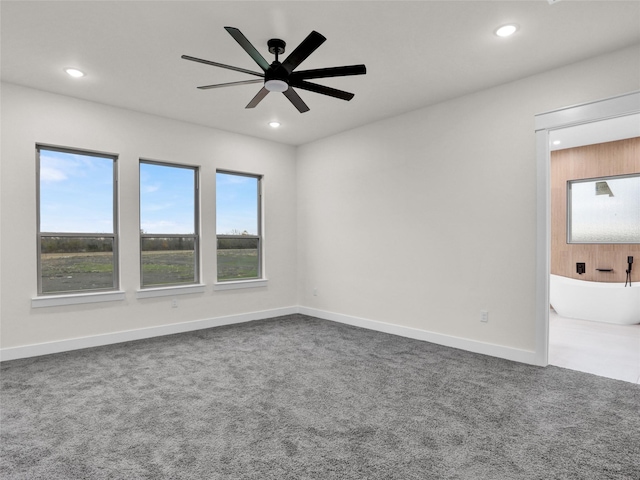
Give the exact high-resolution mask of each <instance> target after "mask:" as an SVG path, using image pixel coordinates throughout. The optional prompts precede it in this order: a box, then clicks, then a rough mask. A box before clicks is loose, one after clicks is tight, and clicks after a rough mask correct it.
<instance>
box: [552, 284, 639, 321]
mask: <svg viewBox="0 0 640 480" xmlns="http://www.w3.org/2000/svg"><path fill="white" fill-rule="evenodd" d="M549 300H550V303H551V306H552V307H553V309H554V310H555V311H556V312H558V315H560V316H561V317H567V318H578V319H581V320H593V321H596V322H607V323H617V324H619V325H633V324H636V323H640V282H634V283H633V286H632V287H628V286H627V287H625V286H624V283H604V282H587V281H584V280H575V279H573V278H567V277H561V276H559V275H551V282H550V289H549Z"/></svg>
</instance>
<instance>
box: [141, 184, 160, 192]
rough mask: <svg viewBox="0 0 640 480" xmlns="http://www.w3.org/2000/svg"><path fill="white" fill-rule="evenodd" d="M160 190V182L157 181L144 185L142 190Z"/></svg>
mask: <svg viewBox="0 0 640 480" xmlns="http://www.w3.org/2000/svg"><path fill="white" fill-rule="evenodd" d="M158 190H160V184H159V183H156V184H155V185H148V184H146V185H143V186H142V191H143V192H144V193H153V192H157V191H158Z"/></svg>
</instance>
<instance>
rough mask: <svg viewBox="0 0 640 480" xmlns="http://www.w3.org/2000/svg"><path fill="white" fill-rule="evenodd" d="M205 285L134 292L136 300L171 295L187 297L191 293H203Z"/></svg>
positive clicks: (175, 286) (172, 286)
mask: <svg viewBox="0 0 640 480" xmlns="http://www.w3.org/2000/svg"><path fill="white" fill-rule="evenodd" d="M205 289H206V285H204V284H201V283H200V284H197V285H184V286H179V285H171V286H169V287H157V288H144V289H140V290H138V291H137V292H136V298H153V297H169V296H173V295H189V294H192V293H204V291H205Z"/></svg>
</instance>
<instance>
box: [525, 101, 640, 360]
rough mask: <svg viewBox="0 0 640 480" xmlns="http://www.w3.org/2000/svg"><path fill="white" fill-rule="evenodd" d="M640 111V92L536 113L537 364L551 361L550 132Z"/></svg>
mask: <svg viewBox="0 0 640 480" xmlns="http://www.w3.org/2000/svg"><path fill="white" fill-rule="evenodd" d="M634 113H640V91H636V92H631V93H626V94H623V95H617V96H615V97H610V98H606V99H603V100H597V101H594V102H589V103H583V104H579V105H573V106H570V107H564V108H560V109H557V110H552V111H550V112H544V113H540V114H538V115H536V116H535V130H536V169H537V187H536V189H537V206H536V207H537V208H536V212H537V213H536V331H535V339H536V340H535V345H536V351H535V363H536V364H537V365H540V366H547V365H548V364H549V275H550V262H551V150H550V148H549V133H550V132H551V131H553V130H558V129H560V128H566V127H572V126H575V125H581V124H585V123H592V122H597V121H600V120H606V119H610V118H615V117H622V116H625V115H631V114H634Z"/></svg>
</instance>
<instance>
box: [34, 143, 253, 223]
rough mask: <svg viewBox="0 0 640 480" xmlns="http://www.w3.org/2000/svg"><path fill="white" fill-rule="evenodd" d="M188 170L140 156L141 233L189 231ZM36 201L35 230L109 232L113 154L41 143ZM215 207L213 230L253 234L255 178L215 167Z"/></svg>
mask: <svg viewBox="0 0 640 480" xmlns="http://www.w3.org/2000/svg"><path fill="white" fill-rule="evenodd" d="M194 176H195V170H194V169H193V168H181V167H175V166H167V165H159V164H152V163H145V162H141V164H140V228H141V229H142V230H144V232H145V233H149V234H185V235H189V234H193V233H194V230H195V227H194V225H195V220H194V218H195V216H194V197H195V196H194ZM40 205H41V208H40V231H41V232H52V233H54V232H60V233H69V232H78V233H113V160H112V159H110V158H104V157H92V156H88V155H79V154H71V153H65V152H56V151H51V150H43V149H42V150H41V151H40ZM215 207H216V216H217V221H216V231H217V233H218V234H232V233H234V232H245V231H246V232H247V233H249V234H253V235H256V234H257V233H258V179H257V178H255V177H248V176H243V175H233V174H226V173H217V174H216V206H215ZM121 208H122V207H121ZM202 221H207V220H206V219H203V220H202Z"/></svg>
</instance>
